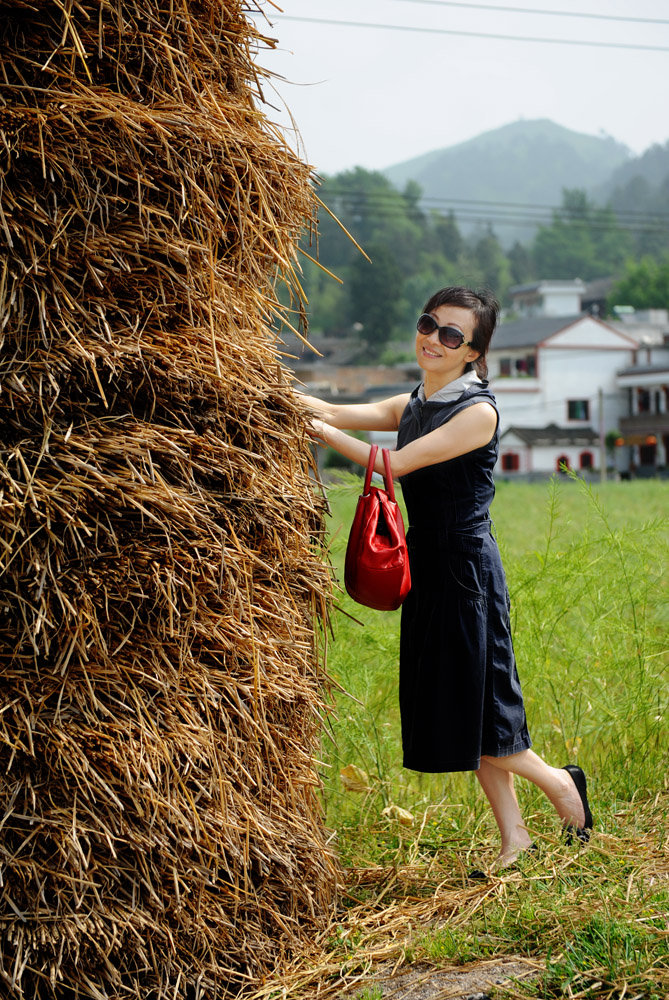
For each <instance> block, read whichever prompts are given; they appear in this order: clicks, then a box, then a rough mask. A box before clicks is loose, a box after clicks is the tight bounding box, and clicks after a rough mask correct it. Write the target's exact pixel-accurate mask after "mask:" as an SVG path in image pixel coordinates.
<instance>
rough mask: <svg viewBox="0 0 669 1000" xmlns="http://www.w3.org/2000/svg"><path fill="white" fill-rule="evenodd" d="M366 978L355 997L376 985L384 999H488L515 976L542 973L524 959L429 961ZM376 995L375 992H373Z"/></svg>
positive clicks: (521, 977) (381, 971) (524, 976)
mask: <svg viewBox="0 0 669 1000" xmlns="http://www.w3.org/2000/svg"><path fill="white" fill-rule="evenodd" d="M379 973H380V974H378V975H376V976H375V977H374V978H373V979H369V980H368V981H366V982H365V985H364V987H360V988H359V989H358V990H357V991H356V993H354V994H351V993H347V996H348V997H353V998H355V997H356V996H360V995H361V993H363V990H367V992H368V995H369V993H371V991H372V990H373V989H374V987H376V988H377V989H380V990H381V995H382V996H383V998H384V1000H487V998H488V997H489V996H490V991H491V989H492V988H493V987H494V986H499V985H500V984H501V983H504V982H508V981H509V980H511V979H527V978H528V977H529V978H531V977H534V976H536V975H537V974H538V969H537V966H536V965H535V964H534V963H530V962H524V961H522V960H512V961H494V962H477V963H476V965H470V966H468V967H467V968H462V969H453V968H451V969H436V968H434V967H433V966H431V965H428V964H426V963H422V962H419V963H416V964H415V965H412V966H410V967H409V968H405V969H403V970H401V971H400V972H397V973H395V975H392V974H391V970H390V969H388V975H387V976H384V974H383V970H379ZM372 995H373V994H372Z"/></svg>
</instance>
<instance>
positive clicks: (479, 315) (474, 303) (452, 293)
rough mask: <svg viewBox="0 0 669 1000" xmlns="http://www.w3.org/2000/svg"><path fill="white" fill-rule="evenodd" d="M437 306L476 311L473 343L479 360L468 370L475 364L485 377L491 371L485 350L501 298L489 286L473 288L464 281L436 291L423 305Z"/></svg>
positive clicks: (427, 309)
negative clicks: (477, 289) (466, 286)
mask: <svg viewBox="0 0 669 1000" xmlns="http://www.w3.org/2000/svg"><path fill="white" fill-rule="evenodd" d="M438 306H461V307H462V308H463V309H471V311H472V312H473V313H474V318H475V320H476V323H475V326H474V332H473V334H472V347H473V348H474V350H476V351H478V352H479V356H478V358H477V359H476V361H472V362H470V363H469V364H468V365H467V367H466V369H465V371H470V370H471V369H472V368H475V369H476V374H477V375H478V376H479V378H485V377H486V376H487V374H488V363H487V361H486V354H487V353H488V348H489V346H490V340H491V337H492V335H493V333H494V332H495V327H496V326H497V320H498V318H499V302H498V301H497V299H496V298H495V296H494V295H493V294H492V292H489V291H487V290H486V289H483V290H481V291H474V290H473V289H472V288H465V287H464V286H462V285H452V286H449V287H448V288H442V289H440V290H439V291H438V292H435V293H434V295H433V296H431V298H429V299H428V300H427V302H426V303H425V305H424V306H423V312H426V313H430V312H433V311H434V310H435V309H436V308H437V307H438Z"/></svg>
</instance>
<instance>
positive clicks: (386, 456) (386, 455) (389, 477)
mask: <svg viewBox="0 0 669 1000" xmlns="http://www.w3.org/2000/svg"><path fill="white" fill-rule="evenodd" d="M381 453H382V455H383V466H384V468H385V470H386V471H385V475H384V477H383V478H384V480H385V485H386V493H387V494H388V498H389V499H390V500H391V502H392V503H395V486H394V483H393V474H392V472H391V471H390V452H389V451H388V449H387V448H382V449H381Z"/></svg>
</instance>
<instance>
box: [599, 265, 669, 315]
mask: <svg viewBox="0 0 669 1000" xmlns="http://www.w3.org/2000/svg"><path fill="white" fill-rule="evenodd" d="M608 305H609V308H610V309H613V308H614V306H617V305H618V306H622V305H624V306H634V308H635V309H668V308H669V253H665V254H663V255H662V256H661V257H659V258H655V257H650V256H646V257H642V259H641V260H639V261H635V260H630V261H628V263H627V266H626V268H625V273H624V275H623V277H622V279H621V280H620V281H619V282H618V283H617V284H616V285H615V286H614V287H613V289H612V291H611V294H610V295H609V299H608Z"/></svg>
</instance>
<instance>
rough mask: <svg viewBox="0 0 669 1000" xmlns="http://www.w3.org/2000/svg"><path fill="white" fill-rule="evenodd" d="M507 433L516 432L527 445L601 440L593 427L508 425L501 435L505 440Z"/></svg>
mask: <svg viewBox="0 0 669 1000" xmlns="http://www.w3.org/2000/svg"><path fill="white" fill-rule="evenodd" d="M507 434H514V435H515V436H516V437H519V438H520V440H521V441H524V442H525V444H527V445H532V446H537V447H538V446H541V445H544V446H546V445H556V444H557V445H592V444H595V443H596V442H597V441H598V440H599V435H598V434H597V433H596V431H593V429H592V427H558V425H557V424H548V425H547V426H546V427H507V429H506V430H505V431H504V433H503V434H502V436H501V440H502V441H503V440H504V438H505V437H506V436H507Z"/></svg>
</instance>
